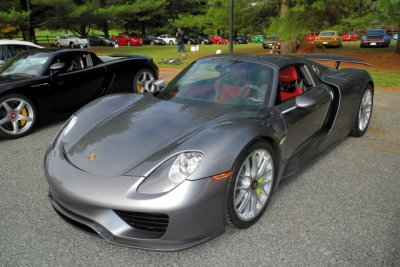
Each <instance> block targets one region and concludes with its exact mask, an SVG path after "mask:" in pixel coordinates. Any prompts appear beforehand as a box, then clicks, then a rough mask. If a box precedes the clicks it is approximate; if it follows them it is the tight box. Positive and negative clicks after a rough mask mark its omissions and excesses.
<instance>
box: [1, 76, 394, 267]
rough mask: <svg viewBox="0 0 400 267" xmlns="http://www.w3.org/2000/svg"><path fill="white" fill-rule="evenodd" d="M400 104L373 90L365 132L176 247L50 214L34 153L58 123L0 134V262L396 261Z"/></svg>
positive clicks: (40, 149) (37, 154) (40, 151)
mask: <svg viewBox="0 0 400 267" xmlns="http://www.w3.org/2000/svg"><path fill="white" fill-rule="evenodd" d="M161 76H162V75H161ZM399 103H400V91H389V90H383V89H378V90H377V91H376V96H375V107H374V113H373V117H372V121H371V124H370V129H369V130H368V132H367V133H366V135H365V136H364V137H362V138H347V139H345V140H344V141H343V142H341V143H340V144H339V145H338V146H336V147H335V148H333V149H332V150H330V151H328V152H327V153H325V154H324V155H323V156H321V157H320V158H319V159H317V160H316V161H315V162H314V163H313V164H312V165H311V166H309V167H308V168H306V169H305V170H304V171H303V172H301V173H299V174H297V175H296V176H295V177H292V178H291V179H289V180H286V181H284V182H283V183H282V184H281V186H280V187H279V189H278V191H277V192H276V193H275V194H274V196H273V197H272V201H271V203H270V205H269V207H268V209H267V211H266V213H265V214H264V216H263V217H262V218H261V219H260V221H259V222H258V223H256V224H255V225H254V226H253V227H251V228H250V229H247V230H236V229H230V228H228V229H227V231H226V232H225V233H224V234H223V235H221V236H219V237H217V238H215V239H213V240H211V241H209V242H206V243H204V244H201V245H199V246H196V247H194V248H191V249H187V250H183V251H178V252H154V251H145V250H139V249H134V248H129V247H123V246H118V245H112V244H109V243H107V242H105V241H104V240H102V239H100V238H96V237H92V236H90V235H87V234H85V233H83V232H80V231H79V230H77V229H75V228H73V227H72V226H70V225H69V224H67V223H65V222H64V221H63V220H62V219H61V218H60V217H59V216H58V215H56V213H55V212H54V211H53V210H52V208H51V206H50V204H49V202H48V200H47V189H48V188H47V184H46V181H45V178H44V175H43V169H42V160H43V155H44V152H45V149H46V147H47V146H48V145H49V144H50V143H51V140H52V138H53V137H54V135H55V134H56V133H57V131H58V130H59V128H60V127H61V124H62V123H61V122H60V123H56V124H51V125H49V126H43V127H41V128H40V129H37V131H35V132H34V133H33V134H31V135H29V136H27V137H24V138H21V139H19V140H0V151H1V153H0V176H1V177H0V235H1V241H0V266H143V265H145V266H147V265H151V266H217V265H221V266H327V265H333V266H400V193H399V191H400V175H399V171H400V167H399V166H400V137H399V136H400V135H399V132H400V123H399V121H400V105H399Z"/></svg>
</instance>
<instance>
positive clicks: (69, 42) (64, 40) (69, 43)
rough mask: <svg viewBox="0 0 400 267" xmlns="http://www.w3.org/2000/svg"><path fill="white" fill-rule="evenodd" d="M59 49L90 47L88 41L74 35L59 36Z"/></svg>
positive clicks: (57, 41) (57, 44)
mask: <svg viewBox="0 0 400 267" xmlns="http://www.w3.org/2000/svg"><path fill="white" fill-rule="evenodd" d="M55 45H56V46H57V47H71V48H74V47H81V48H84V47H90V45H89V41H88V39H84V38H79V37H77V36H75V35H73V34H65V35H60V36H58V39H57V40H56V42H55Z"/></svg>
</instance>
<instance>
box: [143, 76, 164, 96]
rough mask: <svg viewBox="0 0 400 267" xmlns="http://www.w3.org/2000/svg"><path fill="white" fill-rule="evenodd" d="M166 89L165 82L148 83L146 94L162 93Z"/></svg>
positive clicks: (160, 80)
mask: <svg viewBox="0 0 400 267" xmlns="http://www.w3.org/2000/svg"><path fill="white" fill-rule="evenodd" d="M164 87H165V80H164V79H158V80H156V81H148V82H147V83H146V84H145V86H144V90H143V92H144V93H147V92H148V93H155V92H160V91H161V90H162V89H163V88H164Z"/></svg>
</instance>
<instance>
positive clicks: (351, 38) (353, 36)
mask: <svg viewBox="0 0 400 267" xmlns="http://www.w3.org/2000/svg"><path fill="white" fill-rule="evenodd" d="M357 40H358V35H357V34H355V33H354V32H350V33H348V34H343V35H342V41H357Z"/></svg>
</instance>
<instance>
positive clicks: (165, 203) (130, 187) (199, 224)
mask: <svg viewBox="0 0 400 267" xmlns="http://www.w3.org/2000/svg"><path fill="white" fill-rule="evenodd" d="M45 175H46V178H47V181H48V183H49V200H50V203H51V205H52V206H53V208H54V209H55V210H56V211H57V212H58V213H59V214H60V215H61V216H62V217H64V218H65V219H67V221H68V222H70V223H72V224H74V225H75V226H78V227H79V228H81V229H82V230H85V231H87V232H92V233H96V234H97V235H99V236H100V237H102V238H103V239H105V240H106V241H108V242H111V243H116V244H121V245H127V246H132V247H136V248H144V249H150V250H179V249H184V248H188V247H192V246H195V245H197V244H199V243H202V242H204V241H206V240H209V239H211V238H214V237H216V236H218V235H220V234H222V233H223V232H224V231H225V216H224V214H225V191H226V190H225V189H226V183H227V180H226V179H225V180H213V179H210V178H205V179H201V180H196V181H184V182H183V183H182V184H180V185H179V186H178V187H176V188H175V189H173V190H172V191H170V192H168V193H162V194H154V195H148V194H140V193H138V192H137V188H138V186H139V185H140V183H141V181H143V179H144V178H143V177H129V176H121V177H100V176H99V175H94V174H90V173H86V172H84V171H82V170H79V169H77V168H75V167H74V166H72V165H71V164H70V163H69V162H68V160H67V159H65V157H64V156H63V155H62V153H60V150H58V149H55V150H50V151H48V153H46V157H45ZM121 211H122V212H123V213H126V214H128V216H130V214H131V213H132V214H140V215H142V214H144V215H145V216H146V217H152V216H153V214H156V215H162V217H163V218H164V219H165V218H167V223H166V226H165V224H164V226H165V227H164V230H162V231H159V230H158V231H153V230H152V227H153V226H154V223H157V218H156V219H155V220H153V221H152V222H151V225H150V226H148V225H145V227H144V228H143V227H136V226H135V224H132V223H131V222H130V221H128V220H127V219H126V218H125V217H123V216H121V214H120V212H121ZM164 222H165V221H164ZM143 223H144V224H148V222H147V221H145V222H143ZM88 230H89V231H88Z"/></svg>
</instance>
